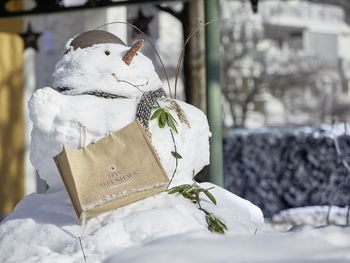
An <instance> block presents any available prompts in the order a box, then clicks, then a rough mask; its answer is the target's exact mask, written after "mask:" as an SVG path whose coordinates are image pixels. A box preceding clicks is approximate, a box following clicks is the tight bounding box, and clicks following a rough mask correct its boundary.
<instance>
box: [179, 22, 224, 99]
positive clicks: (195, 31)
mask: <svg viewBox="0 0 350 263" xmlns="http://www.w3.org/2000/svg"><path fill="white" fill-rule="evenodd" d="M227 20H229V19H223V18H218V19H213V20H210V21H208V22H206V23H203V22H202V24H199V25H198V26H196V27H195V28H193V29H192V31H191V32H190V34H189V36H188V37H187V38H186V41H185V44H184V45H183V47H182V50H181V53H180V56H179V59H178V61H177V65H176V75H175V87H174V98H175V99H176V93H177V82H178V79H179V75H180V67H181V63H182V60H183V58H184V55H185V48H186V46H187V44H188V42H189V41H190V40H191V38H192V37H193V36H194V34H196V33H197V32H198V31H199V30H200V29H202V28H203V27H206V26H207V25H210V24H212V23H215V22H218V21H227Z"/></svg>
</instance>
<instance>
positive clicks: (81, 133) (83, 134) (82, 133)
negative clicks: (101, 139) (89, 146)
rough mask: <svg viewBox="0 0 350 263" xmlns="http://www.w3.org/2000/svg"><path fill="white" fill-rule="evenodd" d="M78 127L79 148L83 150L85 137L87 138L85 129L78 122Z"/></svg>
mask: <svg viewBox="0 0 350 263" xmlns="http://www.w3.org/2000/svg"><path fill="white" fill-rule="evenodd" d="M79 126H80V148H85V146H86V137H87V132H86V127H85V126H84V125H83V124H82V123H80V122H79Z"/></svg>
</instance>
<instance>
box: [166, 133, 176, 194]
mask: <svg viewBox="0 0 350 263" xmlns="http://www.w3.org/2000/svg"><path fill="white" fill-rule="evenodd" d="M170 134H171V139H172V140H173V143H174V149H175V152H176V153H177V148H176V143H175V138H174V134H173V131H172V130H171V129H170ZM178 165H179V161H178V158H176V157H175V169H174V172H173V174H172V176H171V179H170V182H169V184H168V188H167V189H166V190H168V189H169V187H170V185H171V183H172V181H173V179H174V177H175V174H176V171H177V166H178Z"/></svg>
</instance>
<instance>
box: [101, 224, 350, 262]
mask: <svg viewBox="0 0 350 263" xmlns="http://www.w3.org/2000/svg"><path fill="white" fill-rule="evenodd" d="M349 234H350V231H349V229H346V231H343V230H342V229H340V228H335V227H330V228H327V229H322V230H315V229H311V228H306V229H304V230H303V231H301V232H298V233H286V234H278V233H268V234H261V235H259V234H258V235H257V236H248V237H235V236H234V237H233V236H214V237H213V236H210V235H208V234H202V233H201V234H199V233H190V234H188V235H179V236H173V237H168V238H163V239H159V240H156V241H154V242H149V243H147V244H146V245H144V246H142V247H137V249H135V248H130V249H126V250H125V251H122V252H119V253H118V252H117V253H115V254H114V255H111V256H110V257H109V258H108V259H107V260H105V261H104V262H106V263H110V262H117V261H118V262H143V263H148V262H180V263H187V262H188V263H190V262H202V263H206V262H208V263H209V262H237V263H248V262H249V263H267V262H268V263H281V262H284V263H289V262H290V263H295V262H301V263H306V262H324V263H326V262H327V263H340V262H349V260H350V249H349V248H350V235H349Z"/></svg>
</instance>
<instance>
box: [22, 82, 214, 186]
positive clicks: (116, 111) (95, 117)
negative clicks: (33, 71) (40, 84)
mask: <svg viewBox="0 0 350 263" xmlns="http://www.w3.org/2000/svg"><path fill="white" fill-rule="evenodd" d="M176 102H177V103H178V105H179V106H180V107H181V108H182V110H183V111H184V112H185V114H186V116H187V118H188V121H189V123H190V125H191V127H190V128H189V127H188V126H187V125H186V124H184V123H182V122H181V121H180V120H179V118H178V116H177V114H176V113H174V112H172V115H173V117H174V118H175V119H176V121H177V122H178V134H175V135H174V139H175V143H176V147H177V151H178V152H179V153H180V154H181V155H182V157H183V158H182V159H181V160H179V165H178V169H177V172H176V176H175V178H174V180H173V184H172V185H178V184H182V183H190V182H191V181H192V171H193V170H194V171H195V173H198V172H199V171H200V170H201V169H202V168H203V167H204V166H206V165H208V164H209V137H210V132H209V126H208V121H207V118H206V116H205V114H204V113H203V112H202V111H200V110H199V109H197V108H195V107H193V106H192V105H189V104H187V103H185V102H182V101H176ZM137 103H138V99H104V98H99V97H95V96H91V95H79V96H78V95H77V96H68V95H63V94H61V93H59V92H57V91H55V90H54V89H52V88H49V87H47V88H43V89H39V90H37V91H36V92H35V93H34V94H33V96H32V98H31V100H30V101H29V110H30V118H31V120H32V122H33V130H32V143H31V151H30V159H31V162H32V164H33V166H34V167H35V168H36V169H37V170H38V172H39V175H40V177H41V178H42V179H44V180H45V181H46V182H47V184H48V185H49V191H51V192H52V191H57V190H62V189H63V188H64V186H63V182H62V180H61V177H60V175H59V172H58V170H57V167H56V165H55V163H54V161H53V157H54V156H56V155H57V154H58V153H60V152H61V150H62V146H63V145H64V144H65V145H68V146H70V147H72V148H80V146H81V145H80V144H81V142H80V138H81V127H82V126H84V127H85V128H86V131H87V134H86V140H87V141H86V144H90V143H93V142H96V141H98V140H99V139H101V138H103V137H104V136H106V135H107V134H108V133H109V132H113V131H117V130H119V129H121V128H123V127H125V126H126V125H128V124H129V123H131V122H132V121H133V120H135V114H136V105H137ZM160 104H161V106H163V105H166V102H162V101H160ZM149 130H150V132H151V133H152V144H153V145H154V147H155V149H156V150H157V152H158V155H159V157H160V160H161V162H162V164H163V167H164V169H165V171H166V173H167V175H168V176H169V177H171V175H172V173H173V171H174V169H175V159H174V157H173V156H172V155H171V151H173V150H174V144H173V141H172V138H171V134H170V130H169V129H165V128H164V129H160V128H159V127H158V123H157V122H156V120H152V121H150V122H149Z"/></svg>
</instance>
